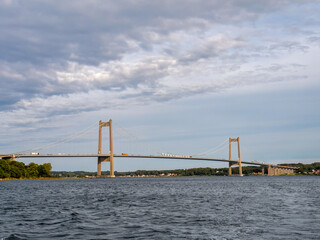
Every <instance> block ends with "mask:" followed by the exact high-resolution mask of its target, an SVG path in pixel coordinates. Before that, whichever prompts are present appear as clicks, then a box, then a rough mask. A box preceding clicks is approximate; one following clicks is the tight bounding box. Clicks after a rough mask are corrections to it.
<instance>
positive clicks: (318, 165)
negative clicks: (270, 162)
mask: <svg viewBox="0 0 320 240" xmlns="http://www.w3.org/2000/svg"><path fill="white" fill-rule="evenodd" d="M279 165H286V166H292V167H298V168H299V170H298V171H297V172H296V173H295V174H290V175H318V176H320V162H315V163H312V164H302V163H298V164H295V163H291V164H279ZM261 170H262V168H261V167H255V166H245V167H242V172H243V175H245V176H259V175H261V176H262V171H261ZM232 172H233V174H239V168H237V167H235V168H233V169H232ZM51 174H52V176H56V177H78V178H85V177H86V178H91V177H96V176H97V172H87V171H52V173H51ZM265 174H268V168H265ZM107 175H109V172H108V171H105V172H102V176H107ZM115 175H116V176H117V177H175V176H228V168H209V167H207V168H190V169H175V170H137V171H129V172H117V171H115Z"/></svg>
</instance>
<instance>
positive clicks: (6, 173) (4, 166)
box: [0, 159, 11, 178]
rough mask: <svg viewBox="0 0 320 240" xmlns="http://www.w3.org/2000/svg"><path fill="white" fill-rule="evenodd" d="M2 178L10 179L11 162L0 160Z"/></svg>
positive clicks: (0, 176)
mask: <svg viewBox="0 0 320 240" xmlns="http://www.w3.org/2000/svg"><path fill="white" fill-rule="evenodd" d="M0 169H1V170H2V171H1V170H0V178H9V177H10V170H11V167H10V164H9V160H5V159H0Z"/></svg>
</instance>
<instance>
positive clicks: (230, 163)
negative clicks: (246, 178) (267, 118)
mask: <svg viewBox="0 0 320 240" xmlns="http://www.w3.org/2000/svg"><path fill="white" fill-rule="evenodd" d="M232 142H237V143H238V162H231V143H232ZM229 161H230V162H229V176H232V166H233V165H239V176H241V177H242V176H243V175H242V166H241V154H240V138H239V137H237V138H229Z"/></svg>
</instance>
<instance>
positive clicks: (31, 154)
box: [0, 119, 297, 177]
mask: <svg viewBox="0 0 320 240" xmlns="http://www.w3.org/2000/svg"><path fill="white" fill-rule="evenodd" d="M95 126H96V125H95ZM98 127H99V137H98V153H96V154H62V153H55V154H48V153H47V154H44V153H41V154H40V153H39V152H35V151H39V150H45V149H48V148H51V147H53V146H57V145H61V144H64V143H67V142H70V141H73V140H74V139H77V138H79V137H81V136H83V135H85V134H86V133H87V132H89V130H91V129H92V128H93V126H90V127H88V128H86V129H84V130H82V131H80V132H78V133H76V134H72V135H71V136H68V137H65V138H62V139H59V140H57V141H54V142H52V143H49V144H46V145H43V146H40V147H38V148H32V149H28V150H24V151H20V152H16V153H11V154H0V157H1V158H3V159H10V160H11V161H15V159H17V158H89V157H90V158H97V159H98V161H97V176H98V177H100V176H101V163H102V162H109V163H110V175H109V177H115V175H114V158H147V159H151V158H152V159H181V160H195V161H215V162H227V163H228V164H229V172H228V175H229V176H232V175H233V173H232V167H233V166H238V168H239V174H238V176H243V174H242V164H246V165H255V166H261V168H262V169H261V170H262V174H263V175H264V170H265V168H268V176H277V175H281V174H289V173H294V171H295V170H297V168H296V167H291V166H283V165H274V164H267V163H264V162H258V161H243V160H242V159H241V153H240V138H239V137H237V138H228V139H226V140H225V141H224V142H222V143H221V144H220V145H218V146H216V147H215V148H212V149H209V150H207V151H205V152H202V153H199V154H195V155H180V154H172V153H166V152H159V151H156V152H157V154H129V153H122V154H119V153H114V150H113V144H114V138H113V124H112V120H111V119H110V120H109V121H107V122H103V121H101V120H100V121H99V124H98ZM103 127H108V128H109V143H108V149H109V153H107V154H105V153H102V133H103V132H102V129H103ZM119 127H120V129H122V130H123V132H125V133H127V134H128V135H129V136H130V137H131V140H132V139H133V141H134V142H135V143H138V144H140V145H142V146H143V147H144V148H149V149H150V148H154V147H153V146H151V145H150V144H148V143H146V142H144V141H142V140H141V139H140V138H138V137H136V136H135V135H133V134H132V133H130V132H129V131H128V130H126V129H124V128H122V127H121V126H119ZM118 135H120V136H122V137H124V138H126V137H125V135H124V134H120V132H118ZM232 143H237V155H238V156H237V159H232ZM226 144H228V148H229V158H228V159H225V158H214V157H204V156H207V155H209V154H212V153H216V152H218V151H219V150H221V149H223V147H224V146H225V145H226Z"/></svg>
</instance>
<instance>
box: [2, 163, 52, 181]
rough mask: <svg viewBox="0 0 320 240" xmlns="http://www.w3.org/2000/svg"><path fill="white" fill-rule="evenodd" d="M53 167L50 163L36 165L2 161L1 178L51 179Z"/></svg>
mask: <svg viewBox="0 0 320 240" xmlns="http://www.w3.org/2000/svg"><path fill="white" fill-rule="evenodd" d="M51 169H52V166H51V164H50V163H44V164H41V165H39V164H36V163H33V162H32V163H29V164H28V165H25V164H24V163H23V162H18V161H10V160H7V159H0V178H16V179H20V178H39V177H50V176H51Z"/></svg>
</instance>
